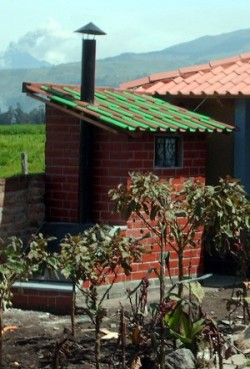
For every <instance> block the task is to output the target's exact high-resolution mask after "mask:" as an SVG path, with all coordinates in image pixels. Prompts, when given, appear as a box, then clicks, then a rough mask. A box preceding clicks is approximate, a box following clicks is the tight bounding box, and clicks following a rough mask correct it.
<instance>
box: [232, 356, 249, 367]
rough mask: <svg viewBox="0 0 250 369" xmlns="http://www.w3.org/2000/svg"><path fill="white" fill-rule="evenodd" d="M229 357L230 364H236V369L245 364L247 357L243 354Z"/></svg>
mask: <svg viewBox="0 0 250 369" xmlns="http://www.w3.org/2000/svg"><path fill="white" fill-rule="evenodd" d="M230 359H231V362H232V364H234V365H237V368H238V369H243V368H244V367H245V366H246V365H247V359H246V357H245V355H243V354H236V355H233V356H231V358H230Z"/></svg>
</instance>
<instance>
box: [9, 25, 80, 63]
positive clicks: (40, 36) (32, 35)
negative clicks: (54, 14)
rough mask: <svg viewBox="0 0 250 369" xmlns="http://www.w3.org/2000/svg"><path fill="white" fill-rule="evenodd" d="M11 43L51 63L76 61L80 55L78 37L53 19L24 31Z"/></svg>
mask: <svg viewBox="0 0 250 369" xmlns="http://www.w3.org/2000/svg"><path fill="white" fill-rule="evenodd" d="M11 44H12V47H13V46H14V47H15V48H16V49H18V50H20V51H23V52H28V53H29V54H31V55H32V56H33V57H35V58H37V59H39V60H46V61H48V62H49V63H51V64H60V63H67V62H70V61H77V60H80V55H81V51H80V44H79V39H78V37H77V36H76V35H74V33H73V32H72V31H67V30H64V29H63V28H62V27H61V26H60V24H59V23H57V22H56V21H54V20H53V19H51V20H50V21H49V22H48V23H47V24H46V25H45V26H44V27H41V28H38V29H36V30H34V31H30V32H28V33H26V34H25V35H23V36H21V37H20V38H19V39H18V41H17V42H13V43H11Z"/></svg>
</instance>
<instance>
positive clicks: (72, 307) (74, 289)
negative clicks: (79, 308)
mask: <svg viewBox="0 0 250 369" xmlns="http://www.w3.org/2000/svg"><path fill="white" fill-rule="evenodd" d="M75 311H76V286H75V284H74V285H73V291H72V306H71V334H72V336H73V337H74V338H75V335H76V331H75Z"/></svg>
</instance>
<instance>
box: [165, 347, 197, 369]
mask: <svg viewBox="0 0 250 369" xmlns="http://www.w3.org/2000/svg"><path fill="white" fill-rule="evenodd" d="M195 368H196V363H195V357H194V355H193V353H192V351H190V350H188V349H185V348H182V349H177V350H175V351H173V352H171V353H170V354H168V355H166V357H165V369H195Z"/></svg>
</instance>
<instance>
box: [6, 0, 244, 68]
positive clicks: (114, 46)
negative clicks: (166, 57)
mask: <svg viewBox="0 0 250 369" xmlns="http://www.w3.org/2000/svg"><path fill="white" fill-rule="evenodd" d="M0 19H1V20H0V56H1V55H2V54H3V53H4V52H6V50H8V48H9V47H10V46H11V47H16V48H18V49H19V50H21V51H27V52H29V53H30V54H31V55H33V56H34V57H36V58H37V59H39V60H46V61H48V62H50V63H52V64H60V63H67V62H72V61H73V62H74V61H80V59H81V38H82V36H81V35H80V34H78V33H75V32H74V31H75V30H77V29H79V28H81V27H82V26H84V25H85V24H87V23H89V22H93V23H94V24H96V25H97V26H98V27H99V28H101V29H102V30H103V31H104V32H106V33H107V35H105V36H98V37H97V59H102V58H106V57H111V56H116V55H119V54H122V53H125V52H139V53H141V52H148V51H156V50H162V49H165V48H167V47H169V46H172V45H176V44H179V43H182V42H186V41H191V40H194V39H196V38H198V37H202V36H205V35H219V34H221V33H227V32H232V31H236V30H239V29H246V28H250V1H249V0H88V1H87V0H1V13H0Z"/></svg>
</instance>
